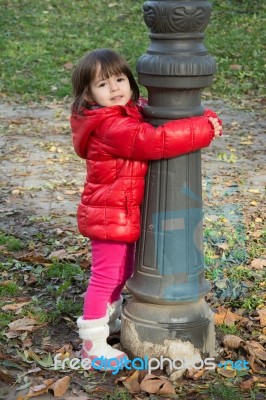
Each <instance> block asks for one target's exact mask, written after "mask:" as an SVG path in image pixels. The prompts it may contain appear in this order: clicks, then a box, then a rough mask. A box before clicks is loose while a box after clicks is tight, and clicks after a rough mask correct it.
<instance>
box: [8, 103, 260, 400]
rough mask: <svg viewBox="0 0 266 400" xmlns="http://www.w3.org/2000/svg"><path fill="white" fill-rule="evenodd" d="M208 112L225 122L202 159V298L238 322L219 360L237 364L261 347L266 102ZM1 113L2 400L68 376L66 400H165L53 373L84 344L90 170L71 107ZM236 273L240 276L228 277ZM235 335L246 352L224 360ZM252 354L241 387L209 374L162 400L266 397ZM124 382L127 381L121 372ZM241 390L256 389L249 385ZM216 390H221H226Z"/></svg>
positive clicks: (102, 380)
mask: <svg viewBox="0 0 266 400" xmlns="http://www.w3.org/2000/svg"><path fill="white" fill-rule="evenodd" d="M205 105H206V106H208V107H210V108H212V109H214V110H215V111H216V112H217V113H218V115H219V116H220V117H221V118H222V119H223V122H224V128H223V136H222V137H221V138H219V139H217V140H215V141H214V143H213V144H212V145H211V146H210V148H208V149H205V150H203V152H202V160H203V166H202V169H203V192H204V209H205V219H204V228H205V234H206V241H205V251H206V264H207V267H208V269H207V271H206V276H207V278H208V279H210V280H211V282H212V284H213V289H212V292H211V293H210V294H209V295H208V296H207V301H208V302H209V304H210V306H211V307H212V308H213V309H214V311H216V314H217V315H218V316H219V317H221V318H222V315H223V312H228V310H229V311H230V312H231V313H232V315H233V316H234V317H235V320H234V321H235V322H233V323H231V324H227V323H226V318H224V320H223V323H221V322H219V318H217V319H216V323H217V352H218V355H219V356H220V357H224V358H226V356H227V358H228V357H229V358H230V357H231V356H232V357H233V356H236V353H237V352H238V353H237V355H238V356H239V355H241V356H247V357H248V356H249V357H252V354H250V353H251V351H250V348H249V347H248V346H249V344H250V342H252V341H255V342H256V343H258V344H259V345H260V346H262V347H263V346H264V345H265V343H266V328H265V325H264V323H265V316H264V315H265V314H264V313H263V310H265V300H266V297H265V290H264V289H265V272H264V270H263V267H264V266H265V260H264V259H263V250H262V248H263V245H262V231H263V228H262V226H263V221H264V211H263V186H264V185H265V171H264V172H263V167H264V164H265V150H264V146H263V145H264V143H265V119H264V118H265V116H264V114H263V112H262V108H263V104H262V103H261V104H256V106H254V105H252V104H251V105H247V104H245V105H244V106H243V107H242V109H241V108H239V107H238V108H233V107H232V106H230V105H229V104H226V103H225V102H223V101H208V102H206V103H205ZM0 115H1V125H2V127H1V130H2V132H1V136H0V149H1V158H2V164H1V194H0V196H1V209H0V212H1V222H0V233H1V238H2V239H1V240H2V241H1V243H0V250H1V254H0V262H1V271H2V277H3V282H2V285H1V288H2V289H1V303H0V306H1V307H2V313H1V318H2V320H3V324H2V330H3V333H2V336H1V341H2V346H1V352H0V361H1V365H0V367H1V369H0V379H1V380H2V381H3V382H2V384H1V386H0V399H8V400H11V399H17V398H20V399H27V398H30V397H33V395H32V394H30V395H28V397H25V396H26V394H27V393H28V392H29V389H30V388H32V387H34V385H35V389H36V385H41V384H42V385H43V386H42V387H41V386H38V387H37V389H39V390H40V391H42V390H43V391H45V384H46V385H48V383H47V381H45V379H48V378H49V379H50V378H51V377H55V378H56V379H57V380H58V379H60V378H62V377H66V376H69V377H70V385H69V388H68V391H67V392H66V394H64V396H63V397H59V398H64V399H68V400H71V399H74V398H75V399H80V400H82V399H98V398H99V399H110V400H115V399H125V400H126V399H129V398H135V399H160V398H166V397H167V396H166V397H161V396H160V395H158V394H150V395H148V392H146V393H145V392H144V391H140V392H139V393H136V394H135V395H133V394H132V395H130V394H128V392H127V390H126V389H125V388H124V386H123V384H122V383H114V381H115V378H116V377H113V376H112V375H111V374H102V373H98V372H89V373H84V374H83V373H78V372H75V373H73V371H70V372H69V371H68V373H64V371H59V372H56V374H55V373H54V371H51V369H49V360H48V358H47V357H48V355H49V354H52V355H54V354H55V352H56V351H58V349H60V348H61V349H62V348H63V352H64V353H67V352H70V353H71V354H75V352H77V351H78V350H79V345H80V342H79V339H78V335H77V329H76V324H75V320H76V317H77V316H78V315H80V312H81V306H82V294H83V292H84V291H85V289H86V284H87V279H88V277H89V267H90V247H89V241H87V240H86V239H84V238H82V237H81V236H80V235H79V234H78V231H77V227H76V217H75V215H76V207H77V204H78V201H79V197H80V193H81V191H82V185H83V181H84V177H85V165H84V162H83V161H82V160H80V159H79V158H78V157H77V156H76V155H75V154H74V151H73V149H72V144H71V134H70V129H69V104H65V103H62V102H53V103H43V104H32V105H30V106H27V107H26V106H25V107H23V106H22V105H16V104H8V103H2V104H0ZM236 232H237V236H236ZM73 265H75V266H76V267H75V268H76V270H74V272H73V267H72V266H73ZM71 268H72V269H71ZM230 268H231V269H230ZM224 271H226V272H224ZM232 271H237V272H234V274H235V275H232V274H233V272H232ZM239 277H240V279H239ZM232 282H233V284H232ZM236 282H237V283H236ZM256 285H257V286H256ZM253 286H254V287H255V286H256V291H255V292H253V291H252V287H253ZM236 287H237V293H236V292H235V288H236ZM127 296H128V294H127V293H125V298H127ZM24 303H25V304H24ZM6 306H7V307H6ZM3 307H6V308H3ZM222 307H224V308H222ZM226 315H227V317H228V315H229V314H226ZM230 315H231V314H230ZM232 315H231V317H232ZM236 315H237V316H238V317H236ZM262 316H264V317H262ZM23 318H30V319H31V321H25V320H23V321H21V322H20V324H23V323H24V324H25V326H21V325H20V326H17V327H15V328H14V326H12V325H11V327H10V326H9V324H11V323H12V322H14V321H16V320H22V319H23ZM232 318H233V317H232ZM237 318H238V319H237ZM263 318H264V319H263ZM231 322H232V321H231ZM219 326H220V328H219ZM14 332H15V333H14ZM228 333H233V334H235V335H236V336H239V337H241V338H242V339H243V340H244V341H245V343H246V347H242V348H241V346H240V347H239V349H238V350H236V349H233V350H232V347H230V346H229V347H228V348H229V350H228V352H227V353H226V350H224V347H222V346H221V343H222V341H223V340H224V334H228ZM225 347H226V346H225ZM230 349H231V350H230ZM256 349H257V348H256ZM241 351H242V353H241ZM256 351H257V352H256ZM256 351H255V353H254V354H253V356H254V358H253V359H251V358H250V360H251V363H252V362H253V364H252V366H253V367H254V368H252V370H251V371H250V374H247V375H246V376H245V377H244V378H243V375H242V376H241V374H240V375H239V376H236V375H235V374H232V375H231V376H230V374H229V375H228V376H226V374H223V373H222V372H221V371H217V372H216V373H215V375H213V376H212V375H208V374H207V373H204V375H201V376H195V375H194V377H193V378H192V376H189V375H187V376H185V377H183V380H181V381H175V382H174V383H173V385H174V387H175V390H176V396H178V397H173V396H172V397H171V396H170V397H167V398H180V399H181V398H186V399H194V398H197V399H224V398H228V399H231V398H234V399H242V398H247V399H251V398H254V399H257V400H259V399H262V398H264V397H263V393H264V392H263V390H265V383H266V382H265V378H264V376H263V371H262V370H263V368H265V361H266V358H265V355H266V353H265V354H264V353H262V351H263V350H261V347H259V350H258V349H257V350H256ZM259 351H260V355H258V352H259ZM18 352H19V353H18ZM228 354H230V355H228ZM45 362H46V364H45ZM31 370H32V372H31ZM205 372H206V371H205ZM244 375H245V374H244ZM118 376H119V377H121V376H127V374H125V373H123V372H121V373H119V375H118ZM242 378H243V379H242ZM244 381H246V382H247V381H248V382H249V383H248V384H247V385H246V387H245V385H244V384H243V382H244ZM215 384H216V387H215ZM62 385H63V383H62ZM48 386H49V385H48ZM23 387H24V389H23ZM125 387H127V389H128V386H126V385H125ZM210 387H211V389H210ZM218 387H221V388H223V391H222V392H219V390H218V389H217V388H218ZM227 388H229V389H228V390H229V392H228V394H226V390H227ZM234 388H238V391H237V392H235V391H234ZM16 389H19V390H17V391H16ZM37 389H36V391H35V395H36V394H37V393H38V392H37ZM40 393H41V392H40ZM54 396H55V389H54V388H53V387H51V390H50V391H49V392H46V393H45V394H40V395H39V396H38V399H50V398H51V399H52V398H54ZM226 396H227V397H226ZM230 396H231V397H230ZM238 396H240V397H238ZM252 396H253V397H252Z"/></svg>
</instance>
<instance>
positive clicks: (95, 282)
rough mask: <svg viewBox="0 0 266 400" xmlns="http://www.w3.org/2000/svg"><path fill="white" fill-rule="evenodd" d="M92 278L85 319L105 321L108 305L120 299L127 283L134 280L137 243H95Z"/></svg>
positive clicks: (85, 308) (93, 241)
mask: <svg viewBox="0 0 266 400" xmlns="http://www.w3.org/2000/svg"><path fill="white" fill-rule="evenodd" d="M91 250H92V268H91V278H90V282H89V286H88V288H87V292H86V295H85V299H84V312H83V318H84V319H96V318H102V317H104V316H105V315H106V310H107V303H113V302H114V301H116V300H118V299H119V298H120V295H121V292H122V289H123V287H124V285H125V283H126V281H127V280H128V279H129V278H130V277H131V276H132V274H133V269H134V260H135V243H125V242H114V241H111V240H92V241H91Z"/></svg>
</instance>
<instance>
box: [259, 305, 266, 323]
mask: <svg viewBox="0 0 266 400" xmlns="http://www.w3.org/2000/svg"><path fill="white" fill-rule="evenodd" d="M258 314H259V317H260V325H261V326H262V327H264V326H266V308H263V309H262V310H258Z"/></svg>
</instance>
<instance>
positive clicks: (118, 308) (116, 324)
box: [108, 296, 123, 335]
mask: <svg viewBox="0 0 266 400" xmlns="http://www.w3.org/2000/svg"><path fill="white" fill-rule="evenodd" d="M122 303H123V297H122V296H121V297H120V299H118V300H116V301H114V302H113V303H111V304H108V314H109V327H110V333H109V334H110V335H113V334H115V333H119V331H120V328H121V320H120V315H121V312H122Z"/></svg>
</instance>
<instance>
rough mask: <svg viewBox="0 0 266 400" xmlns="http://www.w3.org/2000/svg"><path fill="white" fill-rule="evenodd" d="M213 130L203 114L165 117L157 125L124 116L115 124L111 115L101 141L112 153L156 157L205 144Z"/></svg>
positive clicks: (125, 155)
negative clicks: (166, 120)
mask: <svg viewBox="0 0 266 400" xmlns="http://www.w3.org/2000/svg"><path fill="white" fill-rule="evenodd" d="M110 122H111V121H110ZM214 132H215V130H214V126H213V124H212V122H211V121H209V118H208V117H207V116H202V117H191V118H184V119H180V120H175V121H169V122H166V123H165V124H164V125H161V126H159V127H157V128H154V127H153V126H152V125H150V124H149V123H146V122H136V119H135V118H132V117H125V118H124V119H122V120H120V121H119V124H118V123H117V122H116V119H115V118H114V120H113V121H112V122H111V123H110V125H109V128H108V129H107V130H106V131H105V134H104V136H103V138H102V141H103V149H104V150H105V151H106V152H107V153H110V154H112V155H113V156H115V157H121V158H129V159H134V160H159V159H161V158H172V157H176V156H179V155H182V154H186V153H190V152H193V151H196V150H199V149H201V148H203V147H207V146H209V145H210V143H211V141H212V139H213V138H214Z"/></svg>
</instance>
